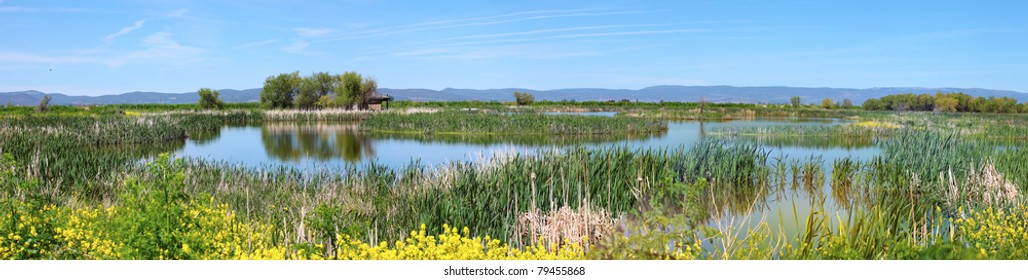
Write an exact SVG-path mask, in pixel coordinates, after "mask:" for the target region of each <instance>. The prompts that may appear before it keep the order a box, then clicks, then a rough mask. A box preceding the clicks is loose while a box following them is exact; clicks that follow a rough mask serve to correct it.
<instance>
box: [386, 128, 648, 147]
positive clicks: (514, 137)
mask: <svg viewBox="0 0 1028 280" xmlns="http://www.w3.org/2000/svg"><path fill="white" fill-rule="evenodd" d="M371 135H372V137H374V138H377V139H398V140H414V141H419V142H426V143H448V144H478V145H492V144H515V145H525V146H552V145H579V144H602V143H609V142H616V141H622V140H636V139H648V138H653V137H662V136H664V135H667V131H656V132H652V133H642V134H585V135H551V134H463V133H462V134H423V133H384V132H373V133H372V134H371Z"/></svg>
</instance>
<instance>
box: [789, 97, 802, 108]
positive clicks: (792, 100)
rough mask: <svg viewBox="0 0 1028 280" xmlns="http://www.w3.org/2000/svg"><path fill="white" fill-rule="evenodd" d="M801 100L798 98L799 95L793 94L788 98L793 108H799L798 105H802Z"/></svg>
mask: <svg viewBox="0 0 1028 280" xmlns="http://www.w3.org/2000/svg"><path fill="white" fill-rule="evenodd" d="M801 102H802V101H801V100H800V97H799V96H793V97H792V98H789V104H792V107H793V108H799V107H800V105H802V104H803V103H801Z"/></svg>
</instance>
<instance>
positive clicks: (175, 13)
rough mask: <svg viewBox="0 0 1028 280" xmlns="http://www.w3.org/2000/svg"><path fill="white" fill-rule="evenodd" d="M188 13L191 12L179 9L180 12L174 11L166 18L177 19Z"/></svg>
mask: <svg viewBox="0 0 1028 280" xmlns="http://www.w3.org/2000/svg"><path fill="white" fill-rule="evenodd" d="M188 12H189V10H187V9H178V10H174V11H171V12H168V13H167V14H165V15H164V16H165V17H169V18H177V17H183V16H185V15H186V13H188Z"/></svg>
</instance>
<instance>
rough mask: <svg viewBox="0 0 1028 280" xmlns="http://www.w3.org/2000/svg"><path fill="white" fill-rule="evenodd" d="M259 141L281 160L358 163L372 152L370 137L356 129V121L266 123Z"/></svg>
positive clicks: (370, 155) (273, 156)
mask: <svg viewBox="0 0 1028 280" xmlns="http://www.w3.org/2000/svg"><path fill="white" fill-rule="evenodd" d="M261 142H262V143H263V144H264V150H265V152H266V153H267V154H268V155H269V156H270V157H272V158H275V159H280V160H293V161H298V160H300V159H303V158H315V159H318V160H332V159H343V160H345V161H346V162H358V161H360V160H361V159H363V158H365V157H373V156H374V155H375V150H374V148H373V147H372V145H371V140H370V139H369V138H368V137H366V136H364V135H363V134H361V133H360V132H359V131H358V130H357V125H356V124H309V125H308V124H304V125H299V124H265V125H264V126H263V127H261Z"/></svg>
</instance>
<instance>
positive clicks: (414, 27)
mask: <svg viewBox="0 0 1028 280" xmlns="http://www.w3.org/2000/svg"><path fill="white" fill-rule="evenodd" d="M647 12H648V11H617V10H604V9H577V10H542V11H526V12H516V13H509V14H503V15H496V16H487V17H473V18H464V19H452V20H441V21H431V22H423V23H415V24H408V25H398V26H393V27H385V28H377V29H368V30H364V31H363V32H354V33H348V34H345V35H341V36H334V37H327V38H324V39H321V40H317V41H313V42H315V43H318V42H328V41H340V40H351V39H359V38H367V37H380V36H389V35H398V34H406V33H413V32H421V31H429V30H440V29H452V28H460V27H475V26H489V25H498V24H505V23H515V22H522V21H533V20H542V19H555V18H571V17H594V16H610V15H624V14H640V13H647Z"/></svg>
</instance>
